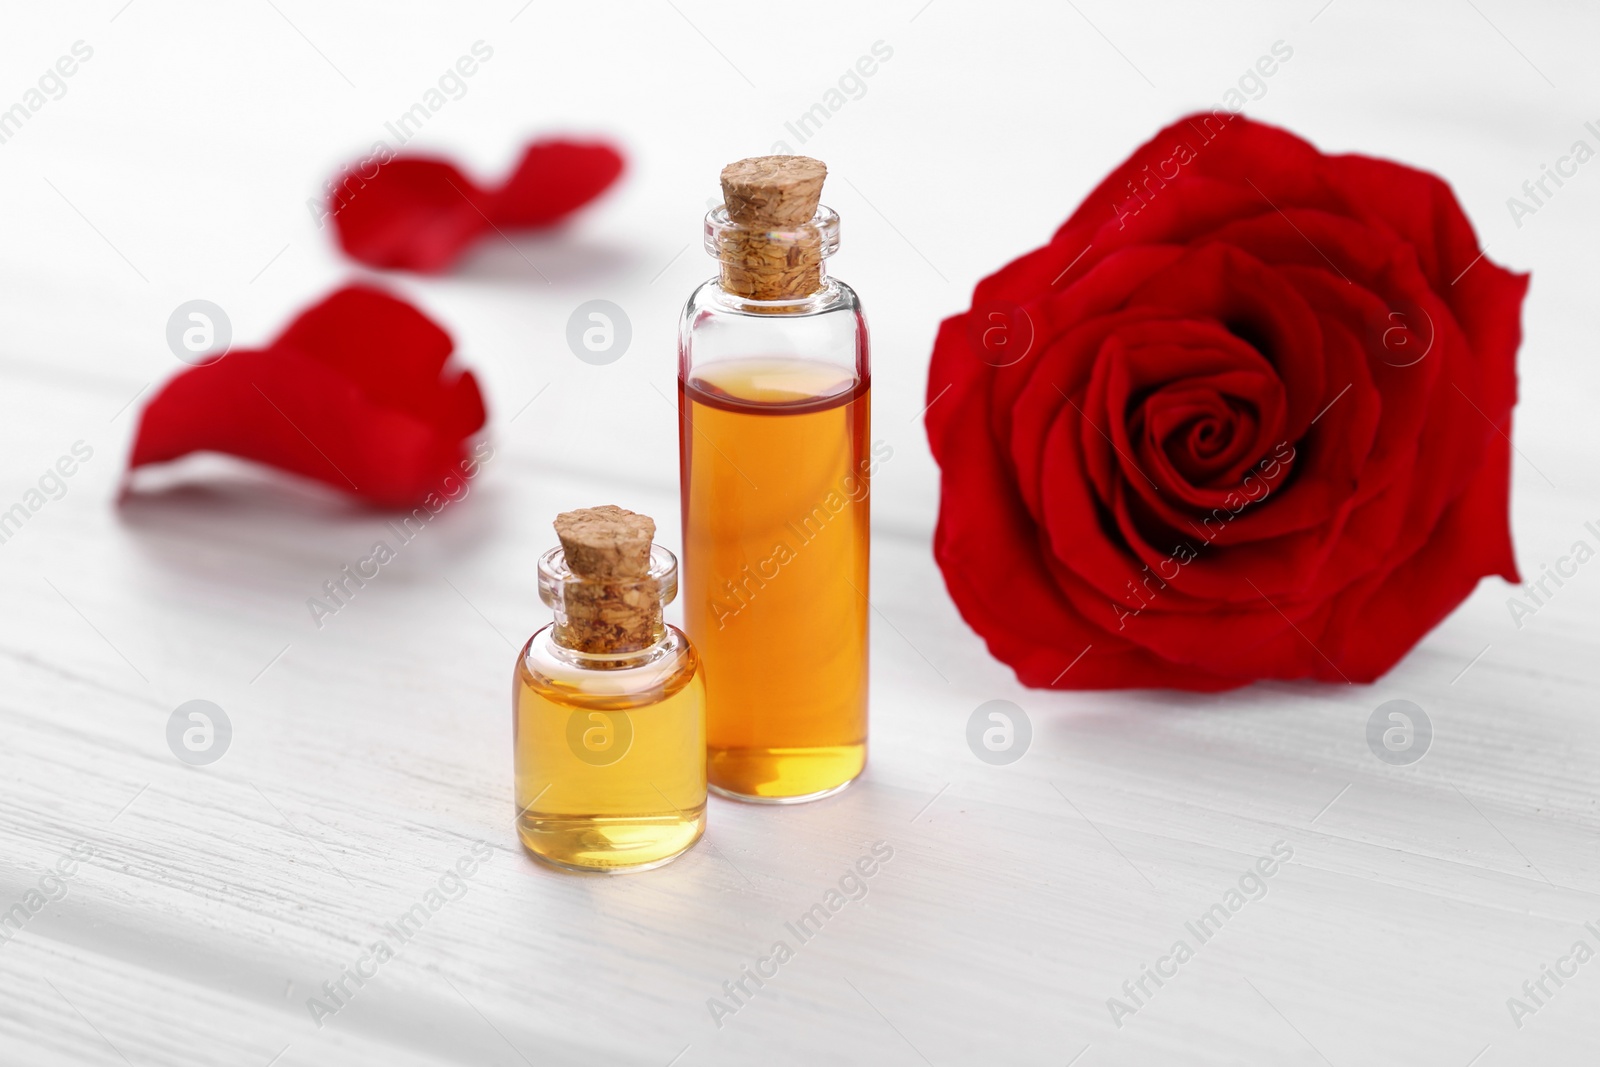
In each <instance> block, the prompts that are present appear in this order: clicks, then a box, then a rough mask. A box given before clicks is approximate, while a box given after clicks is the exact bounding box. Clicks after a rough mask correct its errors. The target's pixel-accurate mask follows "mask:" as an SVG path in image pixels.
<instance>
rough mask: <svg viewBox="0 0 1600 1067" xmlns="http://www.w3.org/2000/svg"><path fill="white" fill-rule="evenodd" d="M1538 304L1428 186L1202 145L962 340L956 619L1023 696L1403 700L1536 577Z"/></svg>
mask: <svg viewBox="0 0 1600 1067" xmlns="http://www.w3.org/2000/svg"><path fill="white" fill-rule="evenodd" d="M1526 290H1527V276H1526V275H1517V274H1513V273H1511V272H1509V271H1506V270H1504V269H1503V268H1501V267H1499V266H1497V265H1495V264H1494V263H1493V262H1491V261H1489V260H1488V259H1487V258H1486V257H1483V256H1482V253H1481V251H1480V249H1479V246H1478V242H1477V239H1476V237H1475V236H1474V235H1473V232H1472V228H1471V225H1470V224H1469V223H1468V222H1467V220H1466V217H1465V215H1464V214H1463V213H1462V211H1461V208H1460V205H1459V204H1458V203H1457V202H1456V200H1455V198H1454V196H1452V195H1451V193H1450V190H1449V188H1448V186H1446V185H1445V184H1444V183H1443V182H1442V181H1440V180H1439V179H1438V178H1436V177H1434V176H1433V175H1430V174H1426V173H1424V172H1421V171H1417V170H1413V169H1411V168H1408V167H1404V166H1401V165H1399V164H1396V163H1390V162H1386V161H1383V160H1374V159H1368V158H1365V157H1360V156H1338V157H1330V156H1324V155H1323V154H1321V153H1320V152H1318V151H1317V150H1316V149H1315V148H1314V147H1312V146H1311V145H1309V144H1307V143H1306V142H1304V141H1302V140H1300V139H1299V138H1297V137H1295V136H1293V135H1292V134H1289V133H1287V132H1285V131H1283V130H1279V129H1275V128H1273V127H1270V126H1265V125H1262V124H1260V123H1256V122H1252V121H1250V120H1249V119H1246V118H1243V117H1241V116H1236V115H1233V114H1231V113H1227V112H1218V113H1214V114H1200V115H1193V116H1190V117H1188V118H1186V119H1182V120H1179V121H1178V122H1176V123H1174V124H1173V125H1172V126H1170V127H1168V128H1167V129H1165V130H1163V131H1161V132H1160V133H1159V134H1157V135H1156V137H1155V138H1153V139H1152V140H1151V141H1150V142H1149V143H1147V144H1145V145H1144V146H1142V147H1140V148H1139V149H1138V150H1136V151H1135V152H1134V153H1133V155H1132V156H1130V157H1129V159H1128V160H1127V161H1126V162H1124V163H1123V164H1121V165H1120V166H1118V167H1117V168H1116V169H1115V170H1114V171H1113V172H1112V173H1111V174H1110V175H1109V176H1108V177H1107V178H1106V179H1105V181H1103V182H1102V183H1101V184H1100V186H1099V187H1098V188H1096V190H1095V191H1094V192H1093V193H1091V194H1090V195H1089V197H1088V198H1087V199H1086V200H1085V201H1084V203H1083V204H1082V205H1081V206H1080V207H1079V208H1078V209H1077V210H1076V211H1075V212H1074V213H1073V214H1072V216H1071V217H1070V218H1069V219H1068V220H1067V221H1066V222H1065V223H1063V224H1062V226H1061V227H1060V229H1058V230H1057V231H1056V233H1055V235H1054V237H1053V238H1052V239H1051V240H1050V242H1049V243H1048V244H1046V245H1044V246H1043V247H1041V248H1038V249H1036V250H1034V251H1032V252H1029V253H1027V254H1026V255H1024V256H1022V257H1020V258H1019V259H1017V260H1016V261H1015V262H1013V263H1011V264H1009V265H1008V266H1006V267H1003V268H1002V269H1001V270H999V271H997V272H996V273H995V274H994V275H992V276H991V277H989V278H986V279H984V280H983V281H981V282H979V284H978V286H977V288H976V289H975V291H974V293H973V300H972V307H971V309H969V310H968V311H966V312H964V313H962V314H961V315H957V316H955V317H954V318H951V319H949V320H947V321H946V322H945V323H944V324H943V326H942V327H941V329H940V331H939V335H938V338H937V340H936V341H935V344H934V353H933V361H932V366H931V368H930V373H929V380H928V394H927V399H928V401H929V403H930V407H929V408H928V411H927V416H926V420H927V429H928V438H929V442H930V444H931V445H932V448H933V453H934V457H935V459H936V460H937V461H938V462H939V465H940V468H941V484H942V494H941V500H942V503H941V508H940V515H939V525H938V530H937V532H936V534H935V540H934V550H935V555H936V557H937V560H938V563H939V565H940V567H941V569H942V570H943V572H944V575H945V581H946V584H947V586H948V587H949V589H950V593H951V596H952V597H953V599H954V600H955V602H956V606H957V607H958V608H959V609H960V610H961V612H962V614H963V615H964V616H965V617H966V619H967V621H968V622H969V623H970V624H971V625H972V627H973V628H974V629H975V630H977V631H978V633H979V634H980V635H981V636H982V637H983V638H984V639H985V640H986V641H987V642H988V645H989V648H990V650H991V651H992V652H993V653H994V654H995V655H996V656H998V657H999V658H1000V659H1002V660H1004V661H1005V662H1007V663H1009V664H1011V665H1012V666H1013V667H1014V668H1015V669H1016V671H1017V673H1018V676H1019V677H1020V678H1021V679H1022V681H1023V682H1025V683H1026V684H1029V685H1038V686H1056V687H1062V688H1120V687H1139V686H1151V685H1159V686H1172V687H1177V688H1187V689H1205V690H1214V689H1222V688H1228V687H1231V686H1237V685H1243V684H1246V683H1247V682H1250V681H1252V680H1254V679H1259V678H1307V677H1309V678H1317V679H1322V680H1327V681H1344V682H1357V681H1371V680H1373V679H1375V678H1377V677H1378V676H1379V675H1381V674H1382V673H1383V672H1384V671H1386V670H1388V669H1389V667H1391V666H1392V665H1393V664H1394V663H1395V662H1396V661H1398V660H1399V658H1400V657H1401V656H1403V655H1404V654H1405V653H1406V651H1407V650H1409V649H1410V648H1411V647H1412V646H1413V645H1414V644H1415V643H1416V642H1417V641H1418V640H1420V639H1421V638H1422V636H1423V635H1424V634H1425V633H1427V631H1428V630H1429V629H1430V628H1431V627H1433V626H1434V625H1436V624H1437V623H1438V622H1439V621H1440V620H1441V619H1442V618H1444V617H1445V615H1447V614H1448V613H1449V612H1450V611H1451V610H1452V609H1453V608H1454V607H1455V606H1456V605H1457V604H1458V603H1460V601H1461V600H1462V599H1463V598H1464V597H1466V596H1467V595H1468V594H1469V593H1470V592H1471V590H1472V589H1473V587H1474V586H1475V585H1476V584H1477V582H1478V580H1479V579H1480V578H1482V577H1484V576H1486V575H1496V574H1497V575H1500V576H1502V577H1505V578H1507V579H1509V580H1512V581H1515V580H1517V570H1516V564H1515V562H1514V559H1513V556H1512V552H1511V539H1510V528H1509V521H1508V520H1509V515H1508V511H1509V499H1508V498H1509V464H1510V455H1511V451H1510V448H1509V445H1508V444H1507V439H1506V436H1505V435H1506V434H1508V433H1509V431H1510V425H1511V409H1512V407H1513V405H1514V404H1515V402H1516V350H1517V347H1518V345H1519V344H1520V340H1521V325H1520V317H1521V304H1522V299H1523V296H1524V294H1525V292H1526ZM999 559H1004V560H1006V561H1007V565H1006V569H1005V575H1004V578H1003V580H1000V581H996V580H994V578H993V561H995V560H999Z"/></svg>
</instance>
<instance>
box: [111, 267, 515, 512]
mask: <svg viewBox="0 0 1600 1067" xmlns="http://www.w3.org/2000/svg"><path fill="white" fill-rule="evenodd" d="M451 347H452V345H451V341H450V336H449V334H447V333H445V332H444V330H442V329H440V328H439V326H437V325H436V324H435V323H434V322H432V321H431V320H430V319H429V318H428V317H427V316H426V315H424V314H423V313H422V312H421V311H419V310H417V309H416V308H414V307H412V306H411V305H410V304H407V303H405V302H404V301H402V300H397V299H395V298H394V297H392V296H389V295H388V294H386V293H384V292H381V291H380V290H377V289H372V288H369V287H366V286H350V287H348V288H345V289H341V290H339V291H337V292H335V293H333V294H332V295H331V296H329V297H328V298H326V299H325V300H323V301H322V302H321V303H319V304H317V305H315V306H314V307H311V308H309V309H307V310H306V311H305V312H303V313H302V314H301V315H300V316H299V317H298V318H297V319H295V320H294V322H292V323H290V324H289V326H288V328H287V329H286V330H285V331H284V332H283V334H282V335H281V336H280V337H279V338H278V339H277V340H276V341H274V342H273V343H272V344H270V345H268V346H267V347H266V348H264V349H260V350H255V351H249V350H244V351H240V350H235V351H231V352H229V353H228V354H227V355H225V356H223V357H222V358H221V359H219V360H217V361H216V362H214V363H208V364H206V365H204V366H199V367H193V368H190V369H189V370H186V371H184V372H183V373H181V374H179V375H177V376H176V377H175V378H173V379H171V380H170V381H168V382H167V383H166V385H164V386H162V388H161V390H160V391H159V392H157V393H156V395H155V396H154V397H152V398H151V399H150V402H149V403H148V404H146V405H145V408H144V411H143V412H142V414H141V415H140V419H139V428H138V431H137V434H136V435H135V438H134V443H133V451H132V454H131V455H130V456H129V458H128V469H129V470H130V471H131V470H134V469H137V468H139V467H143V466H146V465H149V464H154V463H164V462H167V461H170V460H175V459H178V458H180V457H183V456H187V455H189V454H191V453H195V452H221V453H225V454H227V455H232V456H238V457H239V458H241V459H247V460H253V461H255V462H257V463H262V464H265V465H267V466H269V467H276V468H278V469H279V470H284V471H288V472H290V473H293V474H298V475H301V476H303V477H306V478H312V479H315V480H317V481H320V482H324V483H326V484H328V485H331V486H333V487H334V488H335V489H339V490H342V491H344V492H347V493H350V494H352V495H354V496H357V497H360V498H361V499H363V500H366V501H368V502H370V503H372V504H375V505H377V506H380V507H397V508H398V507H408V506H411V505H413V504H416V503H419V502H421V501H422V500H423V499H424V498H425V497H426V496H427V495H428V494H429V493H433V492H437V491H439V486H440V485H441V483H442V482H443V481H444V480H445V479H446V478H448V477H449V476H450V475H452V474H454V473H455V472H456V471H457V470H458V468H459V464H460V463H461V462H462V461H463V460H464V459H465V456H466V449H467V444H466V442H467V439H468V438H469V437H470V436H471V435H473V434H475V433H476V432H477V431H478V430H480V429H481V428H482V427H483V423H484V418H485V413H484V407H483V398H482V396H481V394H480V393H479V391H478V384H477V381H476V380H475V379H474V378H473V376H472V372H471V371H464V370H452V369H451V368H449V367H448V366H447V362H448V360H449V358H450V352H451Z"/></svg>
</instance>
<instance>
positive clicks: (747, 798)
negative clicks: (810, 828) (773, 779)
mask: <svg viewBox="0 0 1600 1067" xmlns="http://www.w3.org/2000/svg"><path fill="white" fill-rule="evenodd" d="M858 777H859V776H858ZM853 784H855V778H852V779H850V780H849V781H848V782H840V783H839V784H838V785H836V786H834V787H833V788H832V789H824V790H822V791H820V792H817V793H804V794H801V795H800V796H794V797H777V796H773V797H767V796H760V795H759V794H754V793H735V792H734V791H733V790H731V789H724V788H722V787H721V786H720V785H709V786H707V787H706V788H707V789H709V790H710V791H711V792H713V793H715V794H716V795H717V796H719V797H724V798H726V799H728V800H737V801H739V802H740V803H741V804H805V803H808V802H810V801H813V800H821V799H822V798H823V797H831V796H833V795H834V794H835V793H843V792H844V791H845V790H846V789H849V788H850V787H851V786H852V785H853Z"/></svg>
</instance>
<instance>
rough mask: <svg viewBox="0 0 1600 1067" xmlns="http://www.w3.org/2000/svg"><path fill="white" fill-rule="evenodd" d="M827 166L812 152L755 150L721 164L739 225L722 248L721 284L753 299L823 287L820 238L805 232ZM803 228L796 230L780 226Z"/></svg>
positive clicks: (807, 293)
mask: <svg viewBox="0 0 1600 1067" xmlns="http://www.w3.org/2000/svg"><path fill="white" fill-rule="evenodd" d="M827 176H828V168H827V166H826V165H825V164H824V163H822V161H821V160H816V159H812V158H811V157H810V156H754V157H752V158H750V159H741V160H739V161H738V162H737V163H729V164H728V165H727V166H726V167H723V168H722V199H723V202H724V204H725V205H726V207H727V209H728V217H729V219H731V220H732V221H733V222H734V223H735V225H736V226H737V227H738V229H737V230H734V231H732V232H730V233H729V234H728V235H727V236H726V238H725V240H724V243H723V247H722V249H721V260H722V287H723V288H724V289H726V290H727V291H728V292H730V293H736V294H738V295H740V296H743V297H747V298H749V299H752V300H794V299H799V298H801V297H806V296H810V295H811V294H812V293H815V292H816V291H817V290H819V289H821V288H822V241H821V237H820V235H818V234H816V233H813V232H805V227H806V224H807V223H809V222H810V221H811V219H812V217H813V216H814V215H816V213H817V204H818V203H819V202H820V201H821V199H822V183H823V180H824V179H826V178H827ZM795 230H801V231H802V232H800V233H799V234H794V233H792V232H790V233H785V232H784V231H795Z"/></svg>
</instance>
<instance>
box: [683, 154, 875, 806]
mask: <svg viewBox="0 0 1600 1067" xmlns="http://www.w3.org/2000/svg"><path fill="white" fill-rule="evenodd" d="M826 175H827V168H826V167H825V166H823V164H821V163H820V162H818V161H817V160H814V159H809V158H807V157H805V156H764V157H759V158H756V159H746V160H742V161H740V162H738V163H734V164H731V165H729V166H728V167H727V168H725V169H724V170H723V172H722V189H723V197H724V200H725V201H726V202H725V203H724V204H723V205H722V206H721V207H718V208H716V209H714V210H713V211H711V212H710V213H709V214H708V215H707V216H706V223H705V247H706V251H707V252H709V253H710V254H711V255H712V256H713V257H714V258H715V259H716V260H717V261H718V263H719V268H720V269H719V273H718V276H717V277H715V278H712V279H711V280H710V281H707V282H706V283H705V284H703V285H701V286H700V287H699V288H698V289H697V290H695V292H694V294H693V295H692V296H691V297H690V298H689V302H688V305H687V306H686V307H685V308H684V312H683V318H682V322H681V326H680V330H679V379H678V387H679V407H678V411H679V446H680V456H681V464H682V469H681V478H682V493H683V574H684V577H683V586H684V598H683V603H684V624H685V628H686V629H687V630H688V631H689V634H690V636H692V637H693V638H694V641H695V645H696V647H697V648H698V649H699V650H700V654H701V656H702V657H703V658H704V661H705V663H706V669H707V670H708V671H709V672H710V676H711V685H710V688H709V690H708V702H707V705H706V719H707V742H708V748H707V760H708V764H709V766H708V774H709V779H710V783H711V788H712V790H713V791H715V792H717V793H720V794H722V795H724V796H728V797H732V798H734V799H739V800H752V801H759V802H766V803H790V802H796V801H804V800H812V799H816V798H818V797H823V796H827V795H829V794H830V793H834V792H837V791H838V790H840V789H843V788H844V787H845V786H847V785H849V784H850V782H851V781H853V780H854V779H855V778H856V776H857V775H859V774H860V773H861V771H862V769H863V768H864V767H865V765H866V758H867V624H868V610H869V608H868V603H867V590H868V586H867V580H868V556H869V530H870V522H869V515H870V507H869V499H868V494H869V490H870V476H871V474H872V471H873V468H874V466H875V464H876V458H875V454H876V452H877V450H876V449H873V448H872V447H871V445H870V440H871V384H872V379H871V372H870V367H869V358H868V343H867V325H866V319H865V318H864V317H863V315H862V311H861V303H860V300H859V299H858V298H857V297H856V294H855V292H854V291H853V290H852V289H851V288H850V287H849V286H848V285H846V284H844V283H843V282H842V281H839V280H838V279H836V278H831V277H829V276H828V275H827V273H826V271H825V270H824V267H823V260H824V259H826V258H827V257H828V256H831V255H832V254H833V253H834V251H835V250H837V249H838V247H839V216H838V215H837V214H835V213H834V212H833V211H832V210H830V209H829V208H827V207H824V206H821V205H820V204H819V198H820V196H821V192H822V183H823V179H824V178H825V177H826Z"/></svg>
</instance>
